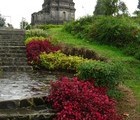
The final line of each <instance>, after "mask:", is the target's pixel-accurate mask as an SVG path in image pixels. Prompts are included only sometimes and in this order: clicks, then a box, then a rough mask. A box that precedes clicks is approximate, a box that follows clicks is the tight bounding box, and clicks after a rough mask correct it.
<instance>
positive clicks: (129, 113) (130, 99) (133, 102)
mask: <svg viewBox="0 0 140 120" xmlns="http://www.w3.org/2000/svg"><path fill="white" fill-rule="evenodd" d="M119 89H120V90H121V91H122V92H123V93H124V97H123V99H122V100H120V101H118V106H117V107H118V111H119V113H121V114H122V115H123V116H124V118H125V119H124V120H140V112H138V111H137V108H138V107H139V106H140V101H138V100H137V99H136V98H135V96H134V94H133V92H132V90H131V89H129V88H127V87H126V86H124V85H120V86H119Z"/></svg>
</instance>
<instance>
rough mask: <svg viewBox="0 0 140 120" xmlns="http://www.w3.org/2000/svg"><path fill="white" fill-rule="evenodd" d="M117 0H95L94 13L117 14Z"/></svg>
mask: <svg viewBox="0 0 140 120" xmlns="http://www.w3.org/2000/svg"><path fill="white" fill-rule="evenodd" d="M118 4H119V0H97V4H96V6H95V11H94V15H108V16H112V15H117V14H118V11H119V7H118Z"/></svg>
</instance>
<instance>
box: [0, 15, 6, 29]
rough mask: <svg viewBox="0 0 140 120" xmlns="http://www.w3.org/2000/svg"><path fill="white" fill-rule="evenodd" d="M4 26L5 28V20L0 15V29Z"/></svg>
mask: <svg viewBox="0 0 140 120" xmlns="http://www.w3.org/2000/svg"><path fill="white" fill-rule="evenodd" d="M4 26H5V19H4V18H3V17H2V16H1V14H0V27H4Z"/></svg>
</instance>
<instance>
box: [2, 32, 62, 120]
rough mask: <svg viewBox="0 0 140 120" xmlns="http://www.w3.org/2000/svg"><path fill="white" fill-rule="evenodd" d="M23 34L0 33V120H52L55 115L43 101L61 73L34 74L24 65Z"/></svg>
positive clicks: (25, 62)
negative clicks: (52, 81) (0, 71)
mask: <svg viewBox="0 0 140 120" xmlns="http://www.w3.org/2000/svg"><path fill="white" fill-rule="evenodd" d="M24 34H25V33H24V31H23V30H0V68H1V69H2V71H3V72H2V74H0V120H52V117H53V116H54V115H55V114H54V113H55V112H54V111H53V110H51V109H49V106H48V105H47V103H45V101H44V99H43V98H44V97H45V96H47V95H48V93H49V89H50V85H49V83H50V81H51V80H56V79H57V78H59V75H60V74H58V76H57V74H56V73H55V74H52V73H50V72H49V73H46V71H45V73H43V72H42V71H41V73H39V72H35V71H33V69H32V67H31V66H29V65H28V64H27V58H26V49H25V46H24ZM62 74H63V73H62Z"/></svg>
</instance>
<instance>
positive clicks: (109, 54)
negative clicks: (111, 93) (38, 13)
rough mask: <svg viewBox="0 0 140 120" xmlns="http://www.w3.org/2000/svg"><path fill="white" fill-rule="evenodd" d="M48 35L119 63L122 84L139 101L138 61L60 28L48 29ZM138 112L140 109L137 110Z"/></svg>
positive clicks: (139, 69)
mask: <svg viewBox="0 0 140 120" xmlns="http://www.w3.org/2000/svg"><path fill="white" fill-rule="evenodd" d="M48 32H49V35H51V37H52V38H53V39H57V40H58V42H63V43H66V44H69V45H72V46H75V47H85V48H88V49H91V50H94V51H95V52H96V53H98V54H99V55H100V56H103V57H106V58H109V59H110V60H113V61H118V62H121V63H122V64H123V66H124V69H125V71H126V72H125V75H124V84H125V85H126V86H127V87H129V88H131V89H132V90H133V92H134V94H135V96H136V98H137V100H138V101H140V61H139V60H136V59H135V58H133V57H131V56H126V55H124V54H123V53H122V52H121V50H119V49H117V48H115V47H112V46H107V45H100V44H97V43H90V42H88V40H82V39H78V38H76V37H75V36H73V35H71V34H69V33H67V32H65V31H62V28H61V27H59V28H51V29H49V31H48ZM139 111H140V108H139Z"/></svg>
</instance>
